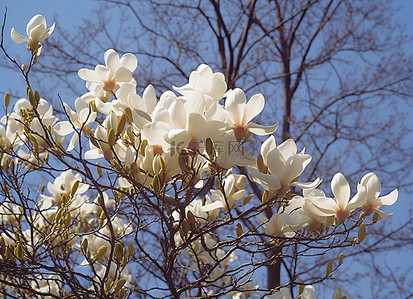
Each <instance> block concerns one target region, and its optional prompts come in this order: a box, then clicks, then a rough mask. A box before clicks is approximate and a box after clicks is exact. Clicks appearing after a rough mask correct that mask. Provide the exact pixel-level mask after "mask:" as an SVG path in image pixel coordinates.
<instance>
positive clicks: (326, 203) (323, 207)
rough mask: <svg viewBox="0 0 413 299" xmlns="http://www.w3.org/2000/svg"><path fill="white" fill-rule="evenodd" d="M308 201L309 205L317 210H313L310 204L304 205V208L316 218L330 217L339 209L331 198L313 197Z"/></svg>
mask: <svg viewBox="0 0 413 299" xmlns="http://www.w3.org/2000/svg"><path fill="white" fill-rule="evenodd" d="M308 200H310V201H311V203H312V204H313V205H314V207H315V208H317V210H315V209H314V208H313V207H312V205H311V204H309V205H306V208H308V209H309V210H310V211H311V212H312V213H314V214H316V215H318V216H332V215H335V214H336V210H338V209H339V207H338V205H337V203H336V201H335V200H334V199H332V198H328V197H325V198H323V197H313V198H311V199H308Z"/></svg>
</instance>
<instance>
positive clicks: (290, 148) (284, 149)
mask: <svg viewBox="0 0 413 299" xmlns="http://www.w3.org/2000/svg"><path fill="white" fill-rule="evenodd" d="M278 150H279V151H280V152H281V154H282V155H283V157H284V159H285V160H288V158H289V157H291V156H293V155H295V154H296V153H297V145H296V144H295V142H294V140H292V139H291V138H290V139H287V140H286V141H284V142H283V143H281V144H280V145H279V146H278Z"/></svg>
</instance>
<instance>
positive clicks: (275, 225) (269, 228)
mask: <svg viewBox="0 0 413 299" xmlns="http://www.w3.org/2000/svg"><path fill="white" fill-rule="evenodd" d="M259 218H260V221H261V223H262V224H263V225H262V227H263V228H264V231H265V232H266V233H267V234H269V235H272V236H276V237H284V236H285V237H287V238H292V237H294V236H295V231H294V230H293V229H292V228H291V227H290V226H288V225H286V224H285V222H284V217H282V216H281V215H280V214H278V213H274V214H273V215H272V216H271V218H270V219H269V220H268V218H267V217H265V216H264V215H263V214H260V215H259Z"/></svg>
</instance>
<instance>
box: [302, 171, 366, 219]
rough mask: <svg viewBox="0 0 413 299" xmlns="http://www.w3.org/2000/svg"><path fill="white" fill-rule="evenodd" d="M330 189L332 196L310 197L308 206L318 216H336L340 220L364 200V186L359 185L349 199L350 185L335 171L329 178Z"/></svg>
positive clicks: (345, 217) (359, 206) (360, 205)
mask: <svg viewBox="0 0 413 299" xmlns="http://www.w3.org/2000/svg"><path fill="white" fill-rule="evenodd" d="M331 190H332V191H333V194H334V199H333V198H328V197H325V198H322V197H317V198H312V203H313V206H308V207H309V208H310V209H311V208H312V207H315V208H316V210H313V212H314V213H315V214H317V213H318V215H319V216H336V217H337V219H338V220H339V221H341V222H343V221H344V220H346V219H347V218H348V217H349V215H350V212H351V211H353V210H354V209H356V208H361V207H362V206H363V204H364V203H365V202H366V191H365V187H364V186H361V185H359V188H358V192H357V194H356V195H354V197H353V198H352V199H351V200H349V199H350V185H349V184H348V182H347V180H346V178H345V177H344V175H343V174H342V173H336V174H335V175H334V177H333V179H332V180H331Z"/></svg>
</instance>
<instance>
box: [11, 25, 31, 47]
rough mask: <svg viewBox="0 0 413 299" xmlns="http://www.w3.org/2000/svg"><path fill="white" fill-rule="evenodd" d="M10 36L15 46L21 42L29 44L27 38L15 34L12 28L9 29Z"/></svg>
mask: <svg viewBox="0 0 413 299" xmlns="http://www.w3.org/2000/svg"><path fill="white" fill-rule="evenodd" d="M10 36H11V39H12V40H13V41H14V42H15V43H16V44H20V43H23V42H26V43H27V42H29V38H28V37H25V36H23V35H21V34H19V33H17V31H16V30H14V28H12V29H11V32H10Z"/></svg>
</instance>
